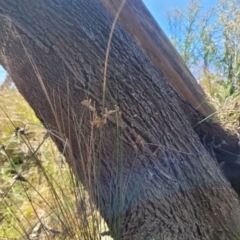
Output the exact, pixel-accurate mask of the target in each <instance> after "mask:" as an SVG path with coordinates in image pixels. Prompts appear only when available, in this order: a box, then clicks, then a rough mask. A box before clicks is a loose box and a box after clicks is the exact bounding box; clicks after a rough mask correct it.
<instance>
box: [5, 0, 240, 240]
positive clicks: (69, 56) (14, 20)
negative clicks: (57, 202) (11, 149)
mask: <svg viewBox="0 0 240 240" xmlns="http://www.w3.org/2000/svg"><path fill="white" fill-rule="evenodd" d="M0 20H1V23H0V26H1V34H0V49H1V53H0V64H2V65H3V66H4V67H5V69H6V70H7V71H8V73H9V74H10V76H11V77H12V79H13V80H14V82H15V84H16V86H17V87H18V89H19V91H20V92H21V93H22V95H23V96H24V97H25V98H26V100H27V101H28V102H29V103H30V105H31V106H32V108H33V109H34V111H35V113H36V115H37V116H38V117H39V119H41V121H42V122H43V124H44V126H45V127H46V128H47V129H50V130H51V131H55V132H57V133H59V134H60V136H62V137H63V138H66V139H68V141H69V146H70V147H69V152H68V157H69V158H68V163H69V165H70V166H71V167H72V168H73V169H74V170H75V173H76V175H77V176H78V177H79V179H80V180H81V181H82V182H83V184H84V185H85V186H86V188H87V190H88V191H89V193H90V195H91V197H92V199H93V201H94V202H95V204H96V205H97V206H98V207H99V210H100V213H101V215H102V216H103V217H104V219H105V220H106V222H107V224H108V226H109V229H110V234H111V235H112V236H113V237H114V238H115V239H237V237H238V236H239V232H240V228H239V226H240V209H239V201H238V197H237V194H236V193H235V191H234V190H233V189H232V188H231V186H230V184H229V182H228V181H227V180H226V179H225V177H224V176H223V174H222V172H221V171H220V168H219V166H218V164H217V162H216V161H215V157H214V154H213V155H210V154H209V153H208V152H207V151H206V149H205V147H204V146H203V144H202V142H201V141H200V138H199V136H198V135H197V134H196V133H195V131H194V130H193V126H192V124H194V123H193V121H194V119H193V117H192V116H195V117H196V116H198V117H199V116H200V117H199V119H200V120H201V115H200V114H199V113H197V112H196V111H195V110H194V109H193V108H192V107H191V105H190V104H188V103H187V102H186V101H185V100H184V99H183V98H182V97H181V96H180V95H179V94H178V93H177V92H176V91H175V90H173V88H172V87H171V85H170V84H169V82H168V81H167V80H166V78H165V76H164V75H163V73H162V72H161V71H160V70H158V69H157V68H156V67H155V66H154V65H152V63H151V62H150V60H149V59H148V57H147V56H146V55H145V54H144V53H143V52H142V51H141V49H140V48H139V47H138V46H137V45H136V43H135V42H134V41H133V40H132V38H131V37H130V35H128V34H127V33H126V31H125V30H124V29H123V28H122V27H121V26H120V25H117V26H116V29H115V31H114V35H113V39H112V43H111V51H110V56H109V61H108V71H107V84H106V88H103V69H104V63H105V54H106V50H107V42H108V37H109V33H110V29H111V24H112V22H113V17H112V16H111V14H110V13H109V12H108V10H107V9H106V8H105V7H104V5H103V4H102V3H101V2H100V1H99V0H88V1H86V0H78V1H74V0H71V1H70V0H68V1H66V0H41V1H40V0H38V1H37V0H1V1H0ZM129 24H131V23H129ZM103 98H104V99H103ZM90 100H91V101H90ZM191 113H194V114H193V115H191ZM189 116H191V117H190V118H189ZM199 119H196V118H195V120H196V121H198V120H199ZM196 123H197V122H196ZM53 138H54V137H53ZM54 140H55V142H56V143H57V145H58V147H59V149H60V150H62V149H63V147H64V146H63V145H64V144H63V143H62V142H61V141H59V140H58V139H56V138H55V139H54ZM70 155H71V157H70ZM90 187H91V188H90ZM93 187H94V188H95V189H94V190H92V188H93Z"/></svg>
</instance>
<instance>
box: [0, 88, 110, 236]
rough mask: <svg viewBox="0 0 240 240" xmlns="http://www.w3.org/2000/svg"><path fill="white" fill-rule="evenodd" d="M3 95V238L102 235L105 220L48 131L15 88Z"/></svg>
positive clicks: (0, 175)
mask: <svg viewBox="0 0 240 240" xmlns="http://www.w3.org/2000/svg"><path fill="white" fill-rule="evenodd" d="M0 100H1V110H0V121H1V124H2V127H1V130H0V142H1V145H0V147H1V151H0V164H1V171H0V184H1V189H0V197H1V199H0V239H24V238H26V239H27V238H28V239H100V231H105V230H106V229H105V227H104V223H103V221H102V219H101V218H100V215H99V213H98V212H97V211H96V209H95V208H94V207H93V206H90V203H89V199H88V195H87V193H86V191H85V190H84V188H83V187H82V185H81V184H79V182H77V181H76V179H75V177H74V175H73V173H72V172H71V170H70V169H69V167H68V165H67V164H66V162H65V159H64V157H63V155H62V154H61V153H59V151H58V149H57V148H56V146H55V144H54V143H53V142H52V140H51V139H50V137H49V133H48V130H46V129H44V128H43V127H42V126H41V124H40V122H39V120H38V119H37V118H36V116H35V114H34V112H33V111H32V110H31V108H30V107H29V106H28V104H27V103H26V101H25V100H24V99H23V98H22V97H21V95H20V94H19V93H18V91H17V90H16V89H15V88H13V89H5V90H4V91H1V95H0ZM16 128H18V129H17V131H16ZM63 141H65V140H64V139H63ZM100 228H101V229H100Z"/></svg>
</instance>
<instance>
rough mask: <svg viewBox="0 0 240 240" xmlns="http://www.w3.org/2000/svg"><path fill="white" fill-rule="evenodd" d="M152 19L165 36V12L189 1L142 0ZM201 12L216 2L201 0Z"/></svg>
mask: <svg viewBox="0 0 240 240" xmlns="http://www.w3.org/2000/svg"><path fill="white" fill-rule="evenodd" d="M143 2H144V3H145V5H146V6H147V8H148V9H149V11H150V12H151V14H152V15H153V17H154V18H155V19H156V21H157V22H158V24H159V26H160V27H161V28H162V30H163V31H164V32H165V33H166V34H167V32H168V25H167V20H166V18H165V16H164V13H165V11H166V10H168V9H171V8H175V7H179V8H181V9H185V8H186V6H187V4H188V3H189V0H143ZM201 2H202V7H203V10H204V9H206V8H208V7H211V6H214V5H216V4H217V2H218V0H202V1H201ZM6 75H7V73H6V72H5V70H4V69H3V68H2V67H1V66H0V84H1V83H2V82H3V81H4V79H5V77H6Z"/></svg>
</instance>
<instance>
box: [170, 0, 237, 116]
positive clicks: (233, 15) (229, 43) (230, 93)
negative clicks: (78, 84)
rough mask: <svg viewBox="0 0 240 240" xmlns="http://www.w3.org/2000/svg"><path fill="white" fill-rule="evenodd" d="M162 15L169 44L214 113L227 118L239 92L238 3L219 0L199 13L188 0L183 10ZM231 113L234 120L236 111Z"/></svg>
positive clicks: (198, 5) (194, 2) (193, 1)
mask: <svg viewBox="0 0 240 240" xmlns="http://www.w3.org/2000/svg"><path fill="white" fill-rule="evenodd" d="M166 16H167V19H168V23H169V31H170V40H171V41H172V43H173V45H174V46H175V47H176V49H177V50H178V52H179V53H180V55H181V56H182V57H183V59H184V61H185V62H186V64H187V66H188V67H189V68H190V70H191V71H192V73H193V74H194V75H195V76H196V78H197V79H198V80H199V82H200V84H201V85H202V87H203V88H204V90H205V92H206V93H207V94H208V95H209V97H210V100H211V102H212V103H213V104H214V105H215V107H216V108H217V110H218V113H223V112H224V114H225V115H226V114H227V115H229V114H230V112H231V113H232V110H231V107H233V106H235V103H237V101H239V91H240V88H239V87H240V1H239V0H229V1H224V0H219V2H218V4H217V5H216V6H215V7H212V8H209V9H207V10H206V11H203V9H202V6H201V2H199V1H195V0H191V1H190V2H189V4H188V7H187V9H186V10H185V11H184V10H181V9H178V8H175V9H172V10H168V11H167V14H166ZM236 110H237V111H236ZM233 111H234V114H233V115H234V116H235V119H237V115H236V114H238V113H239V108H237V109H235V108H234V109H233Z"/></svg>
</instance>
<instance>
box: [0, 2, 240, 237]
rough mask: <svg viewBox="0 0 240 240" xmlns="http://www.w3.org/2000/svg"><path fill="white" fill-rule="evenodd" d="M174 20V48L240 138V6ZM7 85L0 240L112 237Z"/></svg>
mask: <svg viewBox="0 0 240 240" xmlns="http://www.w3.org/2000/svg"><path fill="white" fill-rule="evenodd" d="M166 16H167V19H168V22H169V28H170V36H169V37H170V39H171V41H172V43H173V44H174V45H175V47H176V48H177V50H178V51H179V53H180V54H181V56H182V57H183V59H184V61H185V62H186V64H187V65H188V67H189V68H190V70H191V71H192V73H193V74H194V75H195V76H196V78H197V80H198V81H199V83H200V84H201V85H202V87H203V88H204V90H205V91H206V93H207V94H208V95H209V98H210V101H211V102H212V104H214V106H215V107H216V110H217V111H216V114H215V117H217V118H215V120H217V121H219V122H220V123H221V124H223V126H224V127H225V128H228V129H231V130H232V131H234V133H236V134H238V131H239V128H240V111H239V109H240V107H239V105H240V104H239V100H240V95H239V91H240V1H239V0H229V1H224V0H220V1H219V3H218V5H217V6H215V7H214V8H211V9H208V10H207V11H205V12H203V11H202V8H201V3H200V2H199V1H190V2H189V5H188V7H187V9H186V10H185V11H183V10H181V9H177V8H176V9H172V10H169V11H167V13H166ZM6 83H7V84H6ZM6 83H5V85H4V86H3V87H2V88H1V90H0V101H1V105H0V120H1V128H0V165H1V168H0V169H1V170H0V185H1V188H0V239H25V238H26V239H100V233H102V232H104V231H107V229H106V227H105V225H104V223H103V221H102V219H101V218H100V216H99V213H98V212H97V211H96V209H95V208H94V206H93V205H92V204H91V202H90V201H89V200H88V196H87V194H86V192H85V190H84V188H83V187H82V186H81V185H80V184H79V183H78V182H77V181H76V180H75V178H74V176H73V173H72V172H71V170H70V169H69V168H68V165H67V164H66V163H65V159H64V157H63V154H62V153H59V152H58V150H57V149H56V147H55V145H54V144H53V142H52V141H51V140H50V138H49V134H53V133H51V132H49V131H48V130H46V129H44V128H43V127H42V126H41V124H40V122H39V121H38V119H37V118H36V117H35V115H34V112H33V111H32V110H31V109H30V107H29V106H28V104H27V103H26V102H25V101H24V99H23V98H22V97H21V96H20V94H19V93H18V91H17V90H16V89H15V88H14V87H13V86H11V84H10V85H9V84H8V82H6ZM238 135H239V134H238ZM62 141H63V142H65V141H66V140H64V139H62ZM101 239H103V237H102V238H101ZM105 239H107V237H105Z"/></svg>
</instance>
